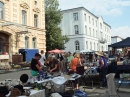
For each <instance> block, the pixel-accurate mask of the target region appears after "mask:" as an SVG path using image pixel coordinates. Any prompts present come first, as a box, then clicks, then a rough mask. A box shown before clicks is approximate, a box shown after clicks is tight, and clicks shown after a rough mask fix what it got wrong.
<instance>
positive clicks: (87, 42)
mask: <svg viewBox="0 0 130 97" xmlns="http://www.w3.org/2000/svg"><path fill="white" fill-rule="evenodd" d="M86 49H88V42H87V41H86Z"/></svg>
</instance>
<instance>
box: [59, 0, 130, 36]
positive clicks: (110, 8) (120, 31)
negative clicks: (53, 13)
mask: <svg viewBox="0 0 130 97" xmlns="http://www.w3.org/2000/svg"><path fill="white" fill-rule="evenodd" d="M59 5H60V6H59V7H60V9H61V10H66V9H71V8H76V7H85V8H86V9H87V10H89V11H90V12H92V13H93V14H94V15H96V16H102V17H103V20H104V22H106V23H107V24H108V25H110V26H111V35H112V36H120V37H122V38H126V37H130V0H59Z"/></svg>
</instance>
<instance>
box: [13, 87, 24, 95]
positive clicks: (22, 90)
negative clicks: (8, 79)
mask: <svg viewBox="0 0 130 97" xmlns="http://www.w3.org/2000/svg"><path fill="white" fill-rule="evenodd" d="M14 88H17V89H19V90H20V92H21V95H22V94H24V93H25V91H24V89H23V86H22V85H16V86H14Z"/></svg>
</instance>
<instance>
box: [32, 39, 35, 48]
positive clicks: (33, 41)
mask: <svg viewBox="0 0 130 97" xmlns="http://www.w3.org/2000/svg"><path fill="white" fill-rule="evenodd" d="M32 47H33V48H36V38H35V37H33V38H32Z"/></svg>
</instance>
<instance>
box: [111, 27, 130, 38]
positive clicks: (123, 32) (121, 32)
mask: <svg viewBox="0 0 130 97" xmlns="http://www.w3.org/2000/svg"><path fill="white" fill-rule="evenodd" d="M111 35H112V36H120V37H122V38H126V37H130V27H128V26H123V27H118V28H113V29H112V30H111Z"/></svg>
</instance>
